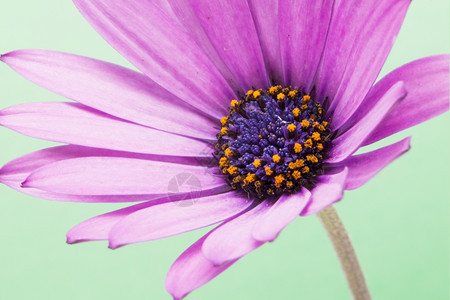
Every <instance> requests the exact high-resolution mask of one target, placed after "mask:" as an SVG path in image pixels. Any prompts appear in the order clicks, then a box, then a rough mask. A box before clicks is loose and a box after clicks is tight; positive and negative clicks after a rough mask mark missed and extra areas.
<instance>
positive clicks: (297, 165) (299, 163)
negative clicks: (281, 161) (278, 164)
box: [288, 159, 305, 169]
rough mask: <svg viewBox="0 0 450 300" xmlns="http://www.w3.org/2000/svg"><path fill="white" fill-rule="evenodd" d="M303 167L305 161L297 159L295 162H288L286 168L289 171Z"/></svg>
mask: <svg viewBox="0 0 450 300" xmlns="http://www.w3.org/2000/svg"><path fill="white" fill-rule="evenodd" d="M304 165H305V161H304V160H303V159H297V160H296V161H295V162H290V163H289V165H288V167H289V169H297V168H300V167H303V166H304Z"/></svg>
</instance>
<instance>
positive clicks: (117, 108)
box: [1, 50, 218, 138]
mask: <svg viewBox="0 0 450 300" xmlns="http://www.w3.org/2000/svg"><path fill="white" fill-rule="evenodd" d="M1 60H2V61H4V62H5V63H7V64H8V65H9V66H10V67H11V68H13V69H14V70H15V71H16V72H18V73H19V74H20V75H22V76H24V77H25V78H27V79H28V80H30V81H33V82H34V83H36V84H38V85H40V86H42V87H44V88H46V89H48V90H50V91H53V92H55V93H58V94H60V95H62V96H64V97H66V98H69V99H72V100H75V101H77V102H80V103H81V104H84V105H87V106H90V107H92V108H95V109H98V110H100V111H103V112H105V113H108V114H110V115H113V116H116V117H119V118H122V119H125V120H128V121H132V122H135V123H139V124H141V125H146V126H150V127H153V128H156V129H161V130H164V131H168V132H174V133H178V134H181V135H189V136H193V137H197V138H214V137H215V135H216V133H217V129H216V128H214V127H216V126H217V124H218V121H216V122H213V121H211V120H209V119H207V118H206V117H205V116H204V115H202V114H200V113H199V112H198V111H196V109H195V108H193V107H190V105H187V104H186V103H184V102H182V101H181V100H180V99H178V98H177V97H176V96H174V95H173V94H171V93H169V92H168V91H167V90H165V89H164V88H162V87H161V86H159V85H157V84H156V83H155V82H153V81H152V80H150V79H149V78H148V77H146V76H145V75H142V74H140V73H138V72H135V71H132V70H129V69H126V68H123V67H120V66H117V65H113V64H110V63H107V62H103V61H99V60H95V59H91V58H87V57H83V56H77V55H72V54H66V53H62V52H55V51H45V50H18V51H14V52H10V53H7V54H5V55H2V56H1Z"/></svg>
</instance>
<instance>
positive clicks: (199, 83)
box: [0, 0, 449, 299]
mask: <svg viewBox="0 0 450 300" xmlns="http://www.w3.org/2000/svg"><path fill="white" fill-rule="evenodd" d="M74 2H75V4H76V6H77V7H78V9H79V10H80V11H81V13H82V14H83V16H85V18H86V19H87V20H88V21H89V22H90V23H91V25H92V26H93V27H94V28H95V29H96V30H97V31H98V32H99V33H100V34H101V35H102V36H103V37H104V39H105V40H107V41H108V42H109V43H110V44H111V45H112V46H113V47H114V48H115V49H116V50H117V51H118V52H120V53H121V54H122V55H123V56H124V57H125V58H126V59H128V60H129V61H130V62H131V63H132V64H133V65H135V66H136V67H137V68H138V69H139V70H140V71H141V72H142V73H139V72H135V71H133V70H130V69H126V68H124V67H121V66H118V65H113V64H110V63H107V62H103V61H98V60H94V59H91V58H87V57H81V56H77V55H72V54H67V53H61V52H54V51H44V50H18V51H13V52H10V53H7V54H4V55H2V56H1V58H0V59H1V60H2V61H3V62H4V63H6V64H7V65H9V66H10V67H11V68H12V69H13V70H15V71H16V72H18V73H19V74H21V75H22V76H24V77H25V78H27V79H28V80H30V81H33V82H35V83H36V84H38V85H40V86H42V87H44V88H46V89H48V90H50V91H53V92H55V93H58V94H60V95H62V96H64V97H66V98H68V99H71V100H74V101H76V102H53V103H52V102H47V103H30V104H22V105H17V106H13V107H10V108H6V109H3V110H2V111H0V124H1V125H3V126H5V127H8V128H10V129H12V130H15V131H18V132H20V133H22V134H25V135H28V136H32V137H35V138H40V139H45V140H50V141H56V142H60V143H64V144H67V145H63V146H58V147H53V148H48V149H44V150H41V151H37V152H34V153H31V154H28V155H26V156H24V157H21V158H18V159H15V160H13V161H11V162H10V163H8V164H6V165H5V166H4V167H3V168H2V169H1V170H0V181H1V182H2V183H4V184H6V185H8V186H10V187H12V188H14V189H16V190H19V191H21V192H23V193H27V194H30V195H33V196H36V197H40V198H45V199H50V200H58V201H76V202H109V203H117V202H139V203H137V204H134V205H131V206H128V207H125V208H123V209H120V210H117V211H113V212H109V213H107V214H104V215H100V216H97V217H94V218H92V219H89V220H86V221H84V222H82V223H80V224H78V225H76V226H75V227H73V228H72V229H71V230H70V231H69V232H68V234H67V240H68V242H69V243H77V242H82V241H92V240H108V241H109V245H110V247H111V248H117V247H120V246H124V245H127V244H131V243H138V242H144V241H150V240H155V239H160V238H165V237H169V236H172V235H176V234H180V233H183V232H187V231H190V230H195V229H198V228H202V227H205V226H209V225H213V224H219V225H218V226H217V227H216V228H215V229H213V230H211V231H210V232H209V233H208V234H206V235H205V236H204V237H202V238H201V239H200V240H198V241H197V242H195V243H194V244H193V245H192V246H191V247H189V248H188V249H187V250H186V251H185V252H184V253H183V254H181V256H180V257H179V258H178V259H177V260H176V261H175V263H174V264H173V266H172V267H171V268H170V271H169V273H168V275H167V279H166V288H167V290H168V291H169V292H170V293H171V294H172V295H173V296H174V298H175V299H181V298H182V297H184V296H185V295H187V294H188V293H190V292H191V291H193V290H194V289H196V288H198V287H200V286H201V285H203V284H205V283H207V282H208V281H209V280H211V279H212V278H214V277H216V276H217V275H219V274H220V273H221V272H223V271H224V270H226V269H227V268H228V267H230V266H231V265H232V264H234V263H235V262H236V261H237V260H239V259H240V258H241V257H243V256H244V255H246V254H247V253H249V252H251V251H253V250H254V249H256V248H258V247H260V246H261V245H263V244H264V243H266V242H269V241H273V240H274V239H275V238H276V237H277V235H278V234H279V233H280V231H281V230H282V229H283V228H284V227H286V226H287V225H288V224H289V223H290V222H292V221H293V220H294V219H296V218H297V217H298V216H299V215H300V216H307V215H311V214H315V213H317V212H320V211H321V210H323V209H325V208H327V207H328V206H330V205H332V204H333V203H335V202H336V201H339V200H340V199H341V197H342V194H343V191H344V190H352V189H356V188H358V187H360V186H362V185H363V184H365V183H366V182H367V181H368V180H369V179H371V178H372V177H373V176H374V175H375V174H376V173H378V172H379V171H380V170H381V169H383V168H384V167H385V166H386V165H388V164H389V163H390V162H392V161H393V160H394V159H395V158H397V157H398V156H400V155H401V154H403V153H404V152H406V151H407V150H408V149H409V142H410V138H406V139H404V140H401V141H399V142H397V143H394V144H392V145H389V146H385V147H383V148H380V149H377V150H374V151H370V152H367V153H364V154H358V155H354V153H355V152H356V151H357V150H358V149H359V148H361V147H363V146H366V145H369V144H372V143H374V142H377V141H379V140H381V139H383V138H385V137H388V136H390V135H392V134H394V133H396V132H399V131H401V130H404V129H406V128H409V127H411V126H414V125H416V124H418V123H421V122H423V121H426V120H428V119H430V118H432V117H435V116H437V115H439V114H441V113H443V112H445V111H446V110H448V106H449V103H448V98H449V86H448V79H449V66H448V60H449V57H448V55H439V56H432V57H427V58H423V59H420V60H417V61H414V62H411V63H409V64H406V65H404V66H402V67H400V68H398V69H396V70H394V71H393V72H391V73H390V74H388V75H387V76H386V77H384V78H383V79H381V80H380V81H378V82H377V83H376V84H374V82H375V80H376V78H377V76H378V74H379V72H380V69H381V67H382V66H383V63H384V61H385V59H386V57H387V55H388V53H389V51H390V49H391V47H392V45H393V42H394V40H395V37H396V35H397V33H398V31H399V29H400V26H401V24H402V21H403V18H404V15H405V13H406V10H407V8H408V5H409V2H410V1H407V0H396V1H392V0H378V1H375V0H364V1H353V0H352V1H349V0H346V1H331V0H330V1H312V0H311V1H310V0H299V1H276V0H258V1H257V0H248V1H243V0H228V1H195V0H188V1H186V0H158V1H123V0H109V1H102V0H97V1H94V0H75V1H74ZM180 181H182V182H188V183H189V184H191V185H192V186H193V187H194V191H190V192H180V191H179V190H178V186H177V184H178V183H179V182H180ZM174 203H175V204H177V205H174Z"/></svg>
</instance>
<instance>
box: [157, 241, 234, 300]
mask: <svg viewBox="0 0 450 300" xmlns="http://www.w3.org/2000/svg"><path fill="white" fill-rule="evenodd" d="M208 236H209V233H208V234H207V235H205V236H203V237H202V238H201V239H199V240H198V241H197V242H195V243H194V244H193V245H192V246H191V247H189V248H188V249H187V250H186V251H184V252H183V254H181V255H180V256H179V257H178V258H177V260H176V261H175V262H174V263H173V265H172V266H171V267H170V270H169V272H168V273H167V277H166V289H167V291H168V292H169V293H170V294H171V295H172V296H173V297H174V299H175V300H180V299H182V298H184V297H186V296H187V295H188V294H189V293H190V292H192V291H193V290H195V289H197V288H199V287H201V286H202V285H204V284H206V283H208V282H209V281H211V280H212V279H213V278H215V277H216V276H218V275H219V274H220V273H222V272H223V271H225V270H226V269H228V268H229V267H230V266H231V265H232V264H234V263H235V262H236V260H233V261H230V262H228V263H225V264H223V265H220V266H215V265H214V264H213V263H212V262H210V261H209V260H208V259H206V258H205V256H204V255H203V253H202V245H203V242H204V241H205V239H206V238H207V237H208Z"/></svg>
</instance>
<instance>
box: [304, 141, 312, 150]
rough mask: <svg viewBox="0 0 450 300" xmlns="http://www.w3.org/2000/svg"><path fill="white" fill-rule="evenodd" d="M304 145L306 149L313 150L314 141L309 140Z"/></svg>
mask: <svg viewBox="0 0 450 300" xmlns="http://www.w3.org/2000/svg"><path fill="white" fill-rule="evenodd" d="M303 145H304V146H305V147H306V148H312V145H313V141H312V140H311V139H307V140H306V141H305V142H304V143H303Z"/></svg>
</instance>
